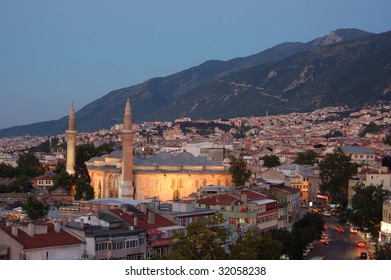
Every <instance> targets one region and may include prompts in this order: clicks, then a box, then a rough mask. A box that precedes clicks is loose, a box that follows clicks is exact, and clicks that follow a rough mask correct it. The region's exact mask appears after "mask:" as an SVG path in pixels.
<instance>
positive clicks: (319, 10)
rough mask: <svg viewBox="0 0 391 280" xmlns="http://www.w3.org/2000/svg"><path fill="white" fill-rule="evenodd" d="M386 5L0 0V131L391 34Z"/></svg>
mask: <svg viewBox="0 0 391 280" xmlns="http://www.w3.org/2000/svg"><path fill="white" fill-rule="evenodd" d="M390 11H391V1H389V0H344V1H341V0H328V1H322V0H295V1H292V0H273V1H264V0H240V1H239V0H166V1H161V0H113V1H107V0H83V1H80V0H66V1H59V0H58V1H54V0H36V1H31V0H13V1H6V0H4V1H0V129H2V128H7V127H11V126H15V125H24V124H31V123H36V122H41V121H48V120H55V119H59V118H61V117H64V116H66V115H67V114H68V112H69V108H70V106H71V103H72V102H73V103H74V106H75V109H76V111H78V110H80V109H81V108H83V107H84V106H85V105H87V104H89V103H91V102H93V101H94V100H96V99H99V98H101V97H103V96H104V95H106V94H107V93H109V92H110V91H112V90H116V89H121V88H124V87H128V86H132V85H136V84H138V83H141V82H144V81H146V80H148V79H150V78H154V77H164V76H168V75H170V74H174V73H176V72H179V71H182V70H185V69H188V68H190V67H193V66H196V65H199V64H201V63H203V62H205V61H207V60H210V59H218V60H229V59H232V58H235V57H244V56H248V55H252V54H256V53H259V52H261V51H263V50H265V49H267V48H270V47H273V46H275V45H277V44H280V43H284V42H308V41H311V40H313V39H315V38H317V37H321V36H324V35H327V34H328V33H330V32H331V31H333V30H336V29H338V28H358V29H361V30H364V31H368V32H373V33H381V32H386V31H390V30H391V16H390Z"/></svg>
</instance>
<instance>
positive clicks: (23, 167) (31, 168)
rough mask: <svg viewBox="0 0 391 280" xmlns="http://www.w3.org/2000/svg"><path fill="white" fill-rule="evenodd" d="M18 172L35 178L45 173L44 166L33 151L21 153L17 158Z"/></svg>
mask: <svg viewBox="0 0 391 280" xmlns="http://www.w3.org/2000/svg"><path fill="white" fill-rule="evenodd" d="M17 164H18V168H17V174H18V176H20V175H26V176H27V177H29V178H34V177H37V176H39V175H43V174H44V168H43V166H42V165H41V163H40V162H39V159H38V158H37V157H36V156H35V155H34V154H32V153H25V154H20V155H19V158H18V160H17Z"/></svg>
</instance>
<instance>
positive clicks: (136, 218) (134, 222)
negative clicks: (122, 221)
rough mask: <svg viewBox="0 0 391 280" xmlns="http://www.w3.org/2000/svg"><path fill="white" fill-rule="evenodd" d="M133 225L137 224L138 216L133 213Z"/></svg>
mask: <svg viewBox="0 0 391 280" xmlns="http://www.w3.org/2000/svg"><path fill="white" fill-rule="evenodd" d="M133 225H134V227H137V226H138V217H137V216H136V215H134V220H133Z"/></svg>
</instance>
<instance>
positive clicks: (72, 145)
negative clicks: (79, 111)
mask: <svg viewBox="0 0 391 280" xmlns="http://www.w3.org/2000/svg"><path fill="white" fill-rule="evenodd" d="M76 134H77V133H76V123H75V107H73V103H72V106H71V109H70V110H69V121H68V130H67V131H66V132H65V136H66V138H67V166H66V171H67V172H68V174H70V175H72V174H75V161H76Z"/></svg>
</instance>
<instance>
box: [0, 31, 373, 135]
mask: <svg viewBox="0 0 391 280" xmlns="http://www.w3.org/2000/svg"><path fill="white" fill-rule="evenodd" d="M375 35H378V34H372V33H369V32H365V31H361V30H358V29H337V30H335V31H332V32H330V33H329V34H328V35H326V36H323V37H320V38H316V39H314V40H312V41H310V42H307V43H300V42H287V43H282V44H279V45H276V46H274V47H272V48H269V49H266V50H264V51H262V52H260V53H257V54H254V55H250V56H247V57H243V58H233V59H230V60H227V61H219V60H209V61H205V62H204V63H201V64H200V65H198V66H194V67H191V68H188V69H186V70H183V71H180V72H177V73H174V74H172V75H168V76H166V77H158V78H151V79H149V80H147V81H145V82H143V83H140V84H137V85H133V86H130V87H126V88H122V89H118V90H113V91H111V92H109V93H108V94H106V95H105V96H103V97H101V98H99V99H97V100H95V101H93V102H91V103H89V104H87V105H86V106H84V107H83V108H82V109H80V110H79V111H78V112H76V118H77V129H78V131H96V130H98V129H101V128H109V127H110V126H111V125H113V124H115V123H121V122H122V113H123V107H124V104H125V102H126V99H127V98H128V97H130V98H131V102H132V112H133V115H134V120H135V122H142V121H148V120H149V121H152V120H173V119H174V118H175V117H179V116H180V115H181V114H188V113H190V114H189V115H190V116H193V117H200V116H202V117H203V118H213V117H214V118H215V117H216V116H217V115H220V117H222V118H224V117H228V116H230V117H234V115H235V114H238V115H237V116H239V115H240V113H241V112H240V110H239V107H240V106H243V108H246V107H248V106H249V105H248V104H247V105H246V104H245V103H243V100H239V101H238V102H234V103H232V104H229V105H227V104H228V103H225V104H224V105H227V108H229V106H231V108H232V107H236V110H230V109H228V110H227V108H223V107H221V106H220V105H222V104H223V102H221V100H223V99H224V98H226V100H228V99H229V97H227V96H225V97H221V96H220V97H221V98H222V99H220V100H219V99H217V100H215V102H217V103H216V104H214V105H213V106H209V105H210V104H209V103H211V99H210V100H209V102H208V104H209V105H205V104H204V105H202V106H203V107H204V108H201V105H200V104H201V103H199V102H198V103H197V102H195V98H198V100H202V98H203V99H205V100H207V97H205V92H209V94H210V92H214V93H218V92H219V90H227V91H231V90H232V86H233V85H234V84H235V83H236V84H237V85H236V87H237V89H239V87H238V85H239V84H240V83H243V81H246V79H247V80H248V79H250V80H251V81H250V80H248V81H250V82H251V83H252V91H254V89H255V91H258V93H255V99H254V100H257V102H265V100H266V101H267V102H269V101H273V102H271V104H270V105H271V108H272V110H271V111H269V112H270V113H278V104H280V105H281V102H282V100H283V99H286V98H287V97H288V96H287V92H289V91H291V90H293V91H294V90H295V88H297V87H298V86H300V85H301V84H303V82H300V79H299V80H297V81H296V84H295V83H294V82H293V81H294V80H293V81H291V82H290V86H291V87H292V89H290V90H287V91H285V92H281V93H278V94H277V93H276V92H275V91H276V88H278V86H277V87H276V86H275V85H273V80H275V77H273V75H274V74H273V72H271V68H270V67H272V66H270V65H273V64H275V65H279V64H278V63H280V65H281V61H284V63H288V64H289V63H292V62H293V63H296V64H298V62H297V59H299V58H300V57H301V59H306V56H308V53H312V52H314V54H316V50H321V49H323V48H327V47H330V48H333V46H338V44H344V43H346V42H350V41H351V42H354V41H356V40H360V39H362V38H367V37H372V36H375ZM323 51H324V50H323ZM293 57H295V59H296V60H292V58H293ZM289 61H291V62H289ZM257 67H258V68H257ZM268 67H269V68H270V69H269V68H268ZM279 67H281V66H279ZM254 69H255V70H254ZM264 69H269V72H268V76H270V77H269V84H267V83H260V82H259V81H256V77H258V74H257V73H254V72H253V71H264ZM311 69H312V68H311V67H310V68H307V72H305V71H304V69H302V70H301V74H302V75H303V76H304V77H305V76H306V75H309V76H308V77H307V78H308V79H311V75H312V79H313V74H314V73H312V72H311V71H314V70H311ZM284 71H288V69H285V70H284ZM292 71H293V70H292ZM303 71H304V72H303ZM280 73H281V72H278V74H277V76H278V75H279V74H280ZM311 73H312V74H311ZM253 75H255V76H253ZM292 75H293V72H292ZM294 75H297V73H295V74H294ZM235 76H236V78H234V79H233V81H231V82H232V83H233V84H231V86H228V85H229V82H230V81H227V80H226V79H227V77H235ZM241 76H248V77H250V78H248V77H247V78H246V79H241V80H240V78H239V77H241ZM268 76H267V77H268ZM299 76H300V74H299ZM251 77H255V78H254V79H253V78H251ZM238 79H239V80H238ZM222 81H225V84H224V83H223V82H222ZM269 85H272V87H271V88H270V89H267V88H265V86H269ZM256 87H258V88H264V89H263V93H260V91H259V90H257V89H256ZM288 87H289V86H288ZM288 87H286V88H288ZM250 89H251V88H250ZM269 90H271V91H273V92H272V93H271V92H268V91H269ZM281 90H282V91H283V90H284V89H281ZM250 92H251V90H250ZM218 94H220V93H218ZM233 94H234V93H233ZM250 94H251V95H254V92H252V93H250ZM257 94H258V95H260V94H261V95H262V96H263V97H264V98H263V99H260V100H259V96H257ZM301 94H303V93H301ZM306 94H307V93H306ZM279 95H281V96H280V97H278V96H279ZM272 96H274V97H272ZM265 98H266V99H265ZM279 99H280V100H279ZM278 100H279V103H278V102H277V103H276V101H278ZM250 103H252V104H254V103H256V102H250ZM252 104H250V105H252ZM290 105H292V106H293V105H294V103H293V104H290ZM219 106H220V107H221V108H220V107H219ZM250 107H252V106H250ZM274 107H275V108H274ZM183 108H185V109H186V110H185V111H183V110H181V109H183ZM216 108H218V110H217V109H216ZM280 111H281V112H282V111H284V110H280ZM97 112H99V113H97ZM192 112H196V113H194V114H192ZM211 112H213V114H211ZM227 112H228V114H227ZM173 113H176V116H174V114H173ZM66 122H67V117H63V118H61V119H59V120H54V121H47V122H40V123H35V124H31V125H24V126H17V127H12V128H8V129H2V130H0V136H17V135H25V134H30V135H56V134H62V133H64V131H65V129H66Z"/></svg>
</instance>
